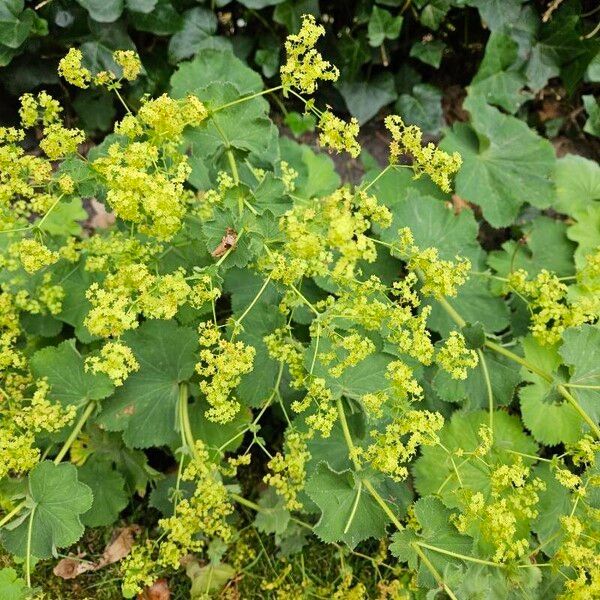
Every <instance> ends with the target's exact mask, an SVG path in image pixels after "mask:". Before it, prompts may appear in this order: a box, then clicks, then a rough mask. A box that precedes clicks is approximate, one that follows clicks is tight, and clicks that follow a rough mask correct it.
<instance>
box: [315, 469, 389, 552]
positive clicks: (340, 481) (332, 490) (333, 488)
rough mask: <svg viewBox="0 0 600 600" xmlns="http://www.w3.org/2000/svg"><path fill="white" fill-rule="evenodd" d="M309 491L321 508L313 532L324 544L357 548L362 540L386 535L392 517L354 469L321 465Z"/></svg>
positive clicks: (316, 471)
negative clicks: (338, 470)
mask: <svg viewBox="0 0 600 600" xmlns="http://www.w3.org/2000/svg"><path fill="white" fill-rule="evenodd" d="M305 491H306V493H307V494H308V496H309V497H310V499H311V500H312V501H313V502H314V503H315V504H316V505H317V506H318V507H319V508H320V509H321V518H320V519H319V522H318V523H317V524H316V525H315V527H314V529H313V531H314V532H315V534H316V535H317V536H318V538H319V539H320V540H322V541H323V542H328V543H333V542H345V543H346V544H348V546H349V547H350V548H354V547H355V546H356V544H358V543H359V542H361V541H362V540H365V539H367V538H370V537H375V538H381V537H383V536H384V535H385V527H386V525H387V524H388V522H389V518H388V516H387V515H386V514H385V513H384V512H383V510H382V509H381V507H380V506H379V504H377V502H376V501H375V500H374V498H373V497H372V496H371V494H370V493H369V492H368V490H367V489H366V488H365V487H364V485H363V484H362V482H361V481H360V479H359V478H358V476H357V475H356V474H355V473H354V472H352V471H351V470H347V471H342V472H341V473H337V472H336V471H333V470H331V469H330V467H329V465H328V464H327V463H321V464H319V465H318V466H317V468H316V470H315V472H314V474H313V475H312V477H311V478H310V479H309V480H308V481H307V483H306V487H305Z"/></svg>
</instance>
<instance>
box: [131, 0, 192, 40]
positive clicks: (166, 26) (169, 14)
mask: <svg viewBox="0 0 600 600" xmlns="http://www.w3.org/2000/svg"><path fill="white" fill-rule="evenodd" d="M129 20H130V21H132V23H133V25H134V26H135V29H137V30H138V31H149V32H150V33H154V34H155V35H173V34H175V33H177V32H178V31H180V30H181V28H182V27H183V18H182V16H181V15H180V14H179V13H178V12H177V11H176V10H175V7H174V6H173V4H172V2H171V0H158V2H157V3H156V6H155V7H154V9H153V10H152V11H151V12H149V13H145V12H131V13H130V14H129Z"/></svg>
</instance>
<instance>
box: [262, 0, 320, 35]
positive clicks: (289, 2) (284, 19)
mask: <svg viewBox="0 0 600 600" xmlns="http://www.w3.org/2000/svg"><path fill="white" fill-rule="evenodd" d="M320 14H321V13H320V11H319V0H286V2H284V3H283V4H279V5H278V6H276V7H275V10H274V11H273V20H274V21H275V22H276V23H279V24H280V25H285V27H286V29H287V30H288V32H289V33H297V32H298V30H299V29H300V25H301V24H302V15H314V16H315V17H318V16H319V15H320Z"/></svg>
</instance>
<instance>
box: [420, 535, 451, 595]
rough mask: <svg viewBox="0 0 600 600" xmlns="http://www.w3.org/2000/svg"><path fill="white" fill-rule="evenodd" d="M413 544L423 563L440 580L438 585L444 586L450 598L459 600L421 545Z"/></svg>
mask: <svg viewBox="0 0 600 600" xmlns="http://www.w3.org/2000/svg"><path fill="white" fill-rule="evenodd" d="M411 546H412V547H413V549H414V551H415V552H416V553H417V554H418V555H419V557H420V559H421V561H422V562H423V564H424V565H425V566H426V567H427V568H428V569H429V571H430V573H431V574H432V575H433V577H434V578H435V580H436V581H437V582H438V585H440V586H441V587H442V588H443V590H444V591H445V592H446V594H448V596H450V598H451V599H452V600H458V598H457V597H456V595H455V594H454V592H453V591H452V590H451V589H450V588H449V587H448V586H447V585H446V582H445V581H444V578H443V577H442V576H441V575H440V574H439V572H438V570H437V569H436V568H435V567H434V566H433V564H432V563H431V561H430V560H429V559H428V558H427V556H426V555H425V553H424V552H423V550H421V548H420V547H419V544H416V543H414V542H413V543H412V544H411Z"/></svg>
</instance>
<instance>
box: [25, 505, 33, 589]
mask: <svg viewBox="0 0 600 600" xmlns="http://www.w3.org/2000/svg"><path fill="white" fill-rule="evenodd" d="M35 508H36V507H35V506H34V507H33V508H32V509H31V513H30V515H29V524H28V525H27V554H26V555H25V578H26V581H27V587H28V588H30V587H31V538H32V536H33V517H34V515H35Z"/></svg>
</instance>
